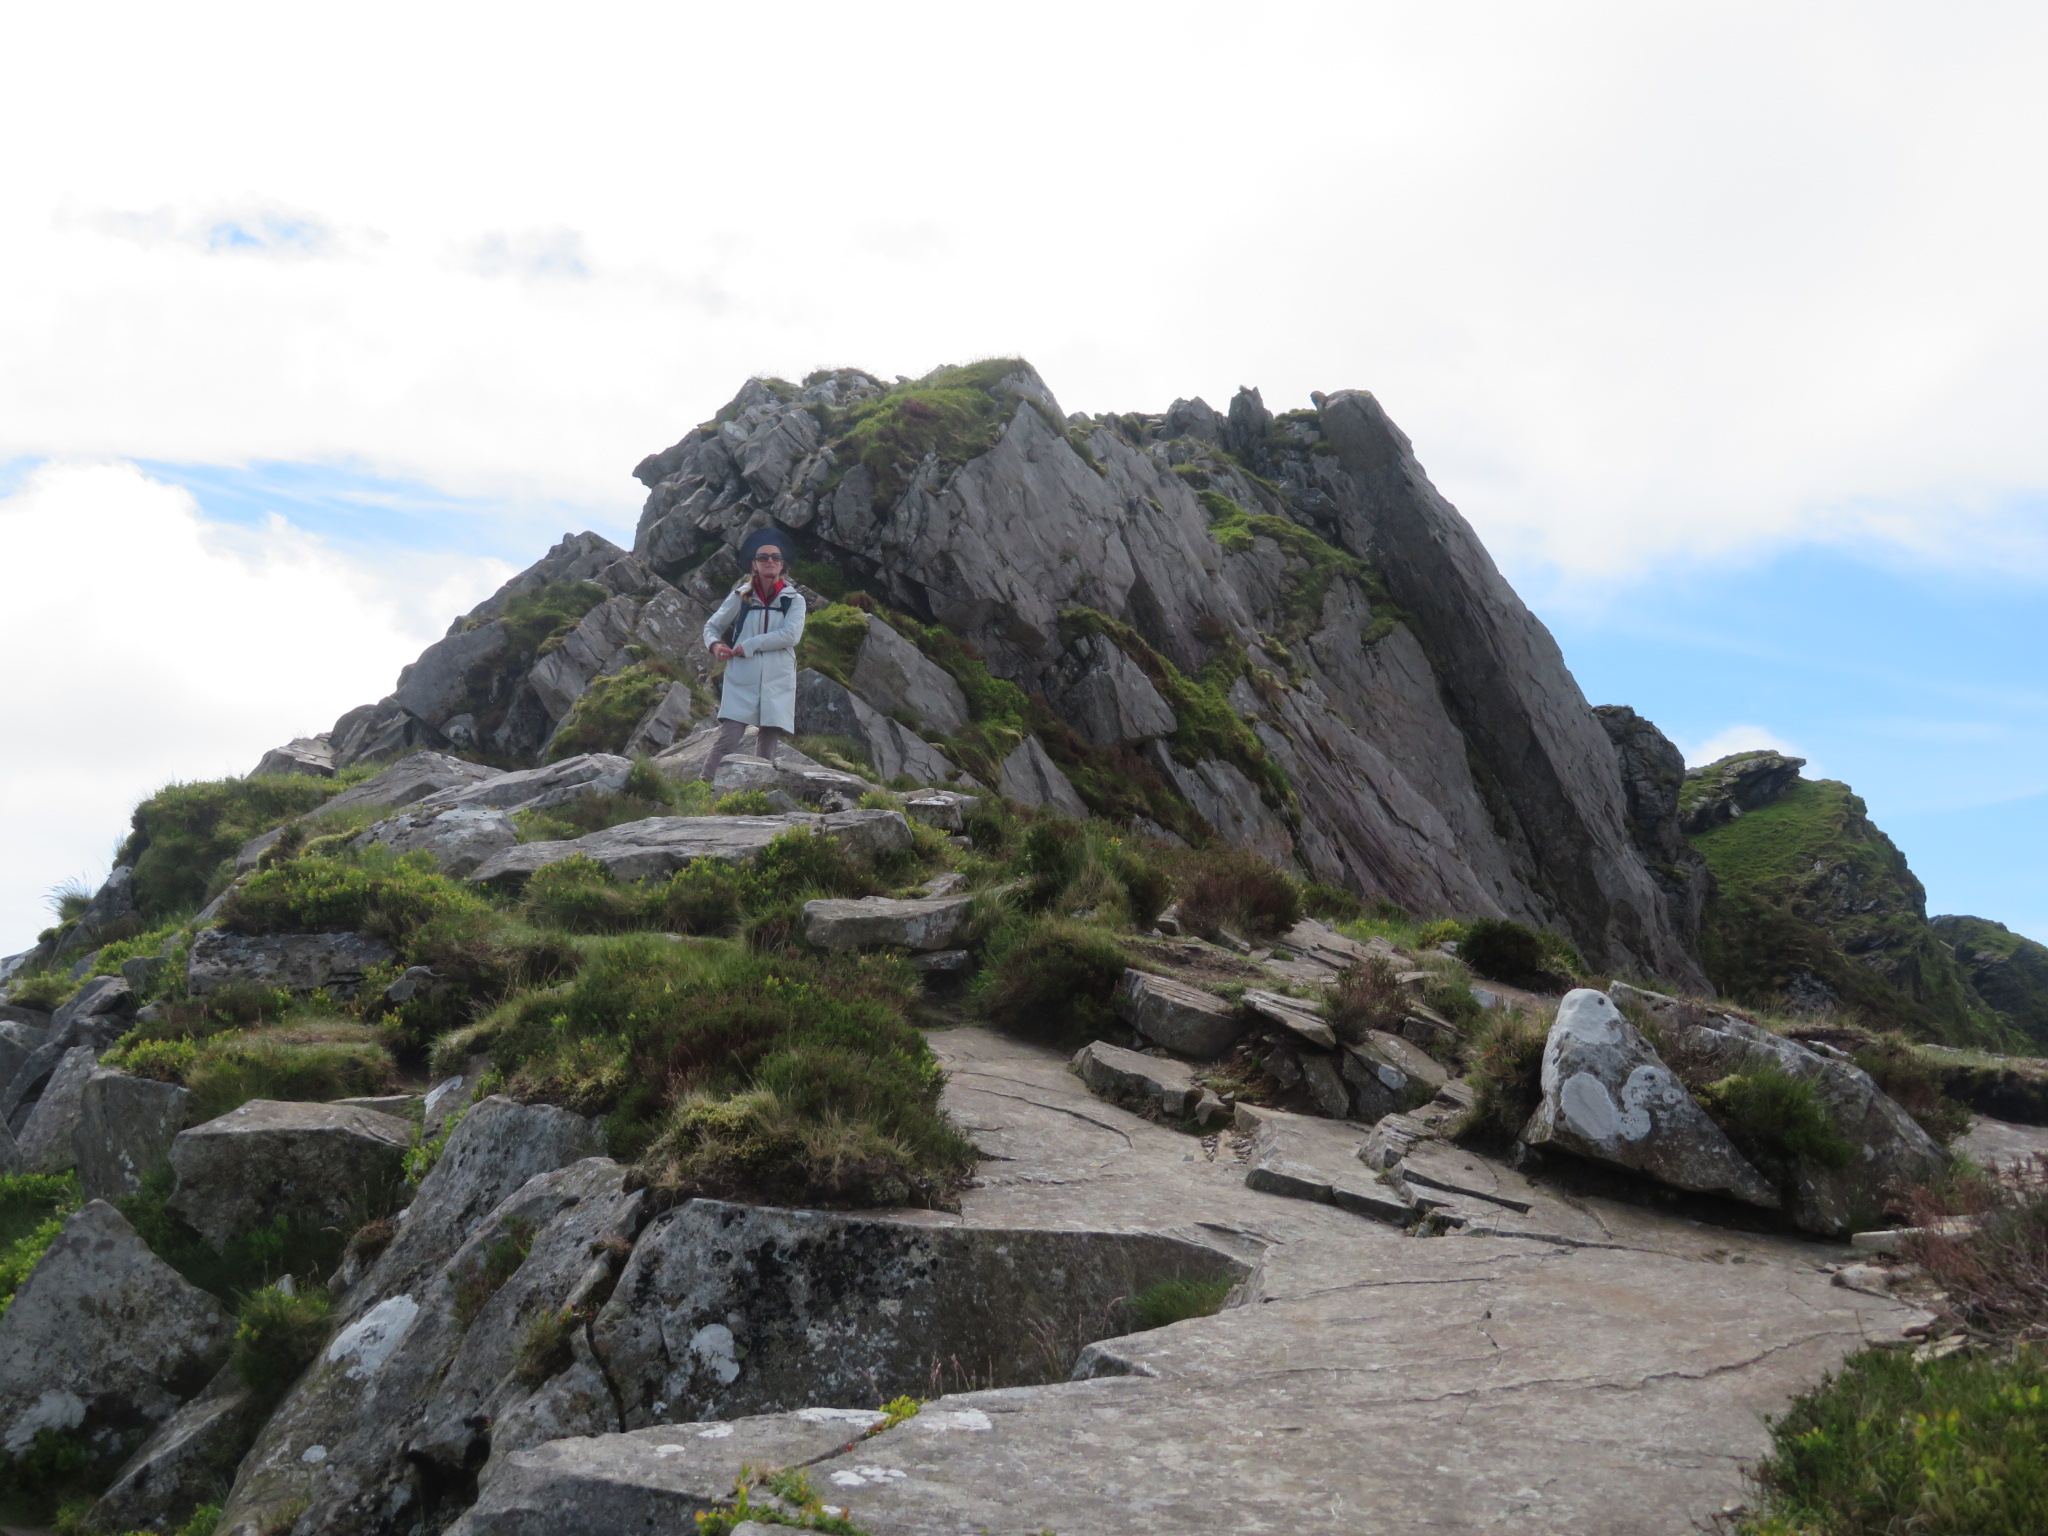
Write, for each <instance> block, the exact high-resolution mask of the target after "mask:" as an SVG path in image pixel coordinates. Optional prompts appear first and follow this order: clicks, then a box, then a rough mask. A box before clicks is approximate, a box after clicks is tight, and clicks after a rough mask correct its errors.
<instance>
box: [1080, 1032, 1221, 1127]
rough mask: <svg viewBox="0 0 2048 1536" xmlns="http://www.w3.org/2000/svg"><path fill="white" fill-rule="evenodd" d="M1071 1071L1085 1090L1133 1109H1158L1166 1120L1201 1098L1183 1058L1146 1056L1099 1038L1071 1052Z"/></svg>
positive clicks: (1175, 1118) (1179, 1115)
mask: <svg viewBox="0 0 2048 1536" xmlns="http://www.w3.org/2000/svg"><path fill="white" fill-rule="evenodd" d="M1073 1067H1074V1071H1075V1072H1076V1073H1077V1074H1078V1075H1079V1076H1080V1079H1081V1081H1082V1082H1084V1083H1086V1084H1087V1085H1088V1091H1089V1092H1090V1093H1093V1094H1097V1095H1099V1096H1100V1097H1102V1098H1105V1099H1108V1100H1109V1101H1110V1102H1112V1103H1115V1104H1122V1105H1125V1106H1126V1107H1128V1108H1133V1109H1146V1108H1150V1109H1157V1110H1158V1111H1159V1112H1160V1113H1162V1114H1164V1115H1165V1116H1166V1117H1167V1118H1168V1119H1169V1120H1178V1119H1180V1118H1182V1117H1183V1116H1185V1115H1187V1114H1188V1113H1189V1112H1190V1111H1192V1110H1193V1108H1194V1106H1195V1105H1196V1103H1197V1102H1199V1101H1200V1099H1201V1097H1202V1089H1201V1085H1200V1084H1198V1083H1197V1082H1196V1081H1195V1074H1194V1069H1193V1068H1192V1067H1190V1066H1189V1065H1188V1064H1187V1063H1186V1062H1184V1061H1175V1060H1173V1059H1172V1058H1170V1057H1165V1056H1146V1055H1144V1054H1142V1053H1140V1052H1138V1051H1127V1050H1124V1049H1122V1048H1121V1047H1119V1046H1114V1045H1109V1044H1106V1043H1104V1042H1103V1041H1100V1040H1093V1041H1090V1042H1089V1043H1088V1044H1087V1045H1084V1046H1082V1047H1081V1049H1080V1050H1079V1051H1077V1052H1075V1054H1074V1061H1073Z"/></svg>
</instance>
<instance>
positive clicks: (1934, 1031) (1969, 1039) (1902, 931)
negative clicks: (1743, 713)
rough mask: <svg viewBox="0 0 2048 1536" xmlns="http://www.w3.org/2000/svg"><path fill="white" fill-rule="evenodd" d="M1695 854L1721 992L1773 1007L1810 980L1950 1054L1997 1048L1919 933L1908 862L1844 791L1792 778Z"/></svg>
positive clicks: (1704, 840) (1999, 1033)
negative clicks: (1706, 890) (1703, 867)
mask: <svg viewBox="0 0 2048 1536" xmlns="http://www.w3.org/2000/svg"><path fill="white" fill-rule="evenodd" d="M1693 843H1694V845H1695V846H1696V847H1698V848H1699V850H1700V852H1701V853H1703V854H1704V855H1705V856H1706V859H1707V863H1708V866H1709V867H1710V868H1711V869H1712V870H1713V873H1714V878H1715V881H1716V884H1717V889H1716V891H1715V893H1714V895H1713V897H1712V898H1711V899H1710V900H1709V902H1708V904H1707V914H1706V924H1705V933H1704V935H1703V938H1702V942H1701V958H1702V960H1703V961H1704V962H1705V964H1706V967H1707V974H1708V975H1709V976H1710V977H1712V978H1713V981H1714V984H1715V986H1717V987H1719V988H1720V989H1721V990H1722V991H1723V992H1726V993H1727V994H1729V995H1730V996H1731V997H1734V998H1736V999H1738V1000H1739V1001H1742V1002H1746V1003H1751V1004H1754V1005H1756V1006H1760V1007H1775V1006H1781V1005H1782V1004H1783V1002H1784V1001H1785V999H1786V992H1787V987H1788V985H1789V986H1792V987H1794V988H1795V989H1796V987H1797V985H1798V978H1799V976H1800V973H1801V972H1802V971H1804V972H1810V973H1811V975H1812V976H1813V977H1814V978H1816V979H1817V980H1818V981H1820V982H1821V983H1822V984H1823V985H1824V986H1826V987H1827V988H1828V990H1829V991H1831V992H1832V993H1833V994H1834V995H1835V996H1836V998H1837V999H1839V1003H1840V1006H1841V1007H1842V1008H1843V1009H1844V1010H1845V1011H1850V1012H1854V1013H1858V1014H1861V1015H1862V1016H1864V1018H1865V1019H1866V1020H1867V1021H1868V1022H1870V1023H1872V1024H1875V1025H1878V1026H1881V1027H1886V1028H1897V1029H1902V1030H1905V1031H1906V1032H1907V1033H1909V1034H1912V1035H1915V1036H1917V1037H1919V1038H1922V1039H1929V1040H1940V1041H1948V1042H1952V1043H1955V1044H1996V1043H1999V1042H2000V1041H2001V1040H2002V1039H2003V1036H2004V1031H2003V1028H2002V1026H2001V1025H2000V1024H1999V1022H1998V1021H1997V1019H1996V1018H1995V1017H1994V1016H1992V1014H1991V1013H1990V1012H1989V1010H1987V1009H1985V1008H1983V1006H1982V1005H1981V1003H1979V1001H1978V1000H1977V998H1976V997H1975V996H1974V994H1973V993H1972V992H1971V989H1970V987H1969V983H1968V982H1967V980H1966V979H1965V977H1964V975H1963V973H1962V971H1961V969H1960V968H1959V967H1958V966H1957V964H1956V961H1955V958H1954V956H1953V955H1951V954H1950V953H1949V951H1948V948H1947V946H1946V945H1944V944H1943V943H1942V942H1941V941H1940V940H1939V939H1938V938H1937V937H1936V936H1935V935H1934V933H1933V931H1932V930H1931V929H1930V928H1929V926H1928V924H1927V919H1926V915H1925V914H1926V905H1925V903H1926V893H1925V892H1924V891H1923V890H1922V888H1921V885H1920V882H1919V881H1918V880H1917V879H1915V878H1914V876H1913V872H1912V870H1911V869H1909V868H1908V867H1907V865H1906V860H1905V856H1904V855H1903V854H1901V853H1900V852H1899V850H1898V849H1897V848H1896V847H1895V846H1893V844H1892V841H1891V839H1890V838H1888V837H1886V836H1885V835H1884V833H1882V832H1880V831H1879V830H1878V829H1877V828H1876V827H1875V826H1873V825H1872V824H1871V821H1870V818H1869V816H1868V815H1867V814H1866V813H1865V809H1864V805H1863V801H1862V800H1861V799H1859V798H1858V797H1857V796H1856V795H1855V794H1853V793H1852V792H1851V791H1850V789H1849V787H1848V785H1846V784H1840V783H1837V782H1835V781H1833V780H1821V781H1819V782H1812V781H1808V780H1805V779H1801V780H1799V781H1798V782H1796V783H1794V784H1793V785H1792V787H1791V788H1789V789H1788V790H1786V791H1785V793H1784V794H1783V795H1781V796H1780V797H1779V798H1778V799H1776V800H1774V801H1773V802H1771V803H1770V804H1768V805H1765V806H1761V807H1759V808H1758V809H1756V810H1754V811H1751V812H1749V813H1748V814H1747V815H1744V816H1739V817H1737V818H1736V819H1735V820H1733V821H1731V822H1728V823H1727V824H1726V825H1724V826H1720V827H1716V828H1714V829H1713V830H1712V831H1710V832H1706V833H1702V834H1701V835H1699V836H1697V837H1695V838H1694V839H1693Z"/></svg>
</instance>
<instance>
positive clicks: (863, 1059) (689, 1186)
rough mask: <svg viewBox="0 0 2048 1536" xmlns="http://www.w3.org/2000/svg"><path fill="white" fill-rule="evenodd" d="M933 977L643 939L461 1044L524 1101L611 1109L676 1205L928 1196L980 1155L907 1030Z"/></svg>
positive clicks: (514, 1006) (612, 1121)
mask: <svg viewBox="0 0 2048 1536" xmlns="http://www.w3.org/2000/svg"><path fill="white" fill-rule="evenodd" d="M919 985H920V984H919V982H918V980H917V978H916V975H915V973H914V972H911V971H910V970H909V968H908V967H907V966H905V965H903V964H902V963H901V962H898V961H892V960H889V959H887V958H885V957H880V956H866V957H859V958H854V957H845V956H829V957H819V958H811V957H802V956H795V955H788V954H779V955H762V954H756V953H752V952H750V951H749V950H748V949H746V948H745V947H743V946H740V945H737V944H734V943H731V942H728V941H722V940H715V939H697V940H688V941H684V942H681V943H678V942H676V941H674V940H672V939H669V938H667V937H666V936H664V935H661V934H628V935H622V936H620V937H617V938H610V939H604V940H599V941H595V942H593V943H592V944H591V946H590V950H589V954H588V957H587V958H586V961H585V963H584V966H583V969H582V971H581V972H580V973H579V974H578V975H577V977H576V979H575V980H574V981H572V982H569V983H566V984H564V985H561V986H558V987H553V988H549V989H547V990H545V991H541V992H534V993H529V994H525V995H522V996H519V997H515V998H513V999H512V1000H510V1001H508V1002H507V1003H506V1004H505V1005H503V1006H502V1007H501V1008H499V1009H498V1011H497V1012H496V1013H494V1014H493V1015H492V1016H491V1017H490V1018H489V1019H488V1020H486V1021H485V1022H484V1023H483V1024H482V1025H481V1026H479V1028H478V1030H477V1031H475V1032H474V1034H473V1035H472V1036H471V1037H470V1038H469V1039H466V1040H465V1041H463V1042H462V1046H461V1048H463V1049H470V1048H478V1047H483V1048H488V1049H489V1050H490V1052H491V1054H492V1058H493V1060H494V1062H495V1063H496V1065H497V1067H498V1069H499V1070H500V1071H502V1072H504V1073H505V1074H506V1079H507V1081H506V1090H505V1091H506V1092H508V1093H510V1094H511V1095H512V1096H513V1097H515V1098H519V1099H522V1100H526V1101H528V1102H539V1103H550V1104H562V1105H566V1106H567V1107H569V1108H571V1109H574V1110H577V1111H578V1112H579V1113H584V1114H593V1115H602V1116H604V1117H605V1120H606V1127H607V1131H608V1134H609V1138H610V1145H611V1147H612V1149H613V1152H614V1155H617V1156H624V1157H640V1156H643V1155H644V1162H643V1175H644V1176H645V1177H646V1178H647V1179H648V1180H649V1182H650V1183H652V1184H653V1185H654V1186H655V1187H656V1188H658V1189H660V1190H662V1191H663V1192H664V1193H665V1194H668V1195H671V1196H674V1197H676V1198H681V1197H683V1196H685V1195H690V1194H717V1195H724V1196H738V1197H744V1198H755V1199H765V1200H770V1201H774V1202H777V1203H784V1204H810V1205H822V1204H830V1205H865V1204H878V1203H879V1204H896V1203H903V1202H905V1201H908V1200H913V1199H915V1200H923V1201H927V1202H928V1201H930V1200H933V1199H937V1198H941V1197H943V1196H944V1195H945V1194H946V1192H947V1191H949V1190H950V1189H951V1188H952V1186H953V1185H954V1184H955V1183H956V1182H957V1180H958V1178H959V1177H960V1176H961V1175H962V1174H963V1173H964V1171H965V1170H966V1168H967V1167H968V1166H970V1164H971V1162H972V1159H973V1152H972V1149H971V1147H969V1146H968V1144H967V1143H966V1142H965V1141H964V1139H962V1138H961V1137H960V1135H959V1134H958V1132H957V1131H955V1130H954V1129H953V1128H952V1126H951V1125H950V1124H949V1123H948V1122H947V1121H946V1119H945V1117H944V1116H943V1114H942V1113H941V1112H940V1110H939V1107H938V1089H939V1083H940V1075H939V1071H938V1066H937V1063H936V1061H935V1060H934V1059H933V1057H932V1055H931V1053H930V1050H929V1049H928V1048H927V1047H926V1045H925V1043H924V1039H923V1037H922V1036H921V1035H919V1034H918V1033H917V1032H916V1030H914V1029H912V1028H911V1027H910V1025H909V1024H908V1023H907V1022H906V1020H905V1010H906V1008H907V1007H908V1006H909V1004H910V1003H911V1002H912V1001H913V1000H914V999H915V998H916V997H917V996H918V995H919Z"/></svg>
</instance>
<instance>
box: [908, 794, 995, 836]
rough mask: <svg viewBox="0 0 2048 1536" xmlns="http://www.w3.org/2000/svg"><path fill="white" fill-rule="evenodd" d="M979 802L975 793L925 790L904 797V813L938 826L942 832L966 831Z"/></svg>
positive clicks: (915, 819)
mask: <svg viewBox="0 0 2048 1536" xmlns="http://www.w3.org/2000/svg"><path fill="white" fill-rule="evenodd" d="M978 804H980V801H978V800H977V799H976V798H975V797H974V796H973V795H963V794H960V793H959V792H957V791H955V790H950V789H934V790H925V791H922V792H920V793H918V794H914V795H909V796H906V797H905V798H904V801H903V814H904V815H906V816H908V817H909V818H910V819H911V820H912V821H921V822H923V823H924V824H925V825H926V826H929V827H937V828H938V829H939V830H940V831H941V832H964V831H965V830H966V829H967V818H968V816H969V815H971V814H972V813H973V811H974V808H975V806H976V805H978Z"/></svg>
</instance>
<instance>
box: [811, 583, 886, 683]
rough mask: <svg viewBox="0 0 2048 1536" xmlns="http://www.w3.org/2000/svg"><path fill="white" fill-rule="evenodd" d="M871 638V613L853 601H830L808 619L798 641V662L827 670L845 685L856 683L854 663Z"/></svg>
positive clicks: (830, 675)
mask: <svg viewBox="0 0 2048 1536" xmlns="http://www.w3.org/2000/svg"><path fill="white" fill-rule="evenodd" d="M867 637H868V615H867V611H866V610H865V609H862V608H856V607H854V606H853V605H852V604H850V603H830V604H827V605H826V606H825V607H823V608H820V609H819V610H818V611H817V612H816V613H814V614H811V615H810V616H808V617H807V618H806V619H805V620H804V633H803V638H802V639H800V640H798V641H797V643H796V664H797V666H799V667H811V668H814V669H816V670H817V671H819V672H822V673H824V674H825V675H826V676H827V677H829V678H831V679H832V680H833V681H834V682H836V683H840V684H842V685H844V686H845V687H848V688H851V687H852V686H853V664H854V662H855V661H856V660H858V659H859V657H860V648H861V646H862V644H863V643H865V642H866V640H867Z"/></svg>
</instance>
